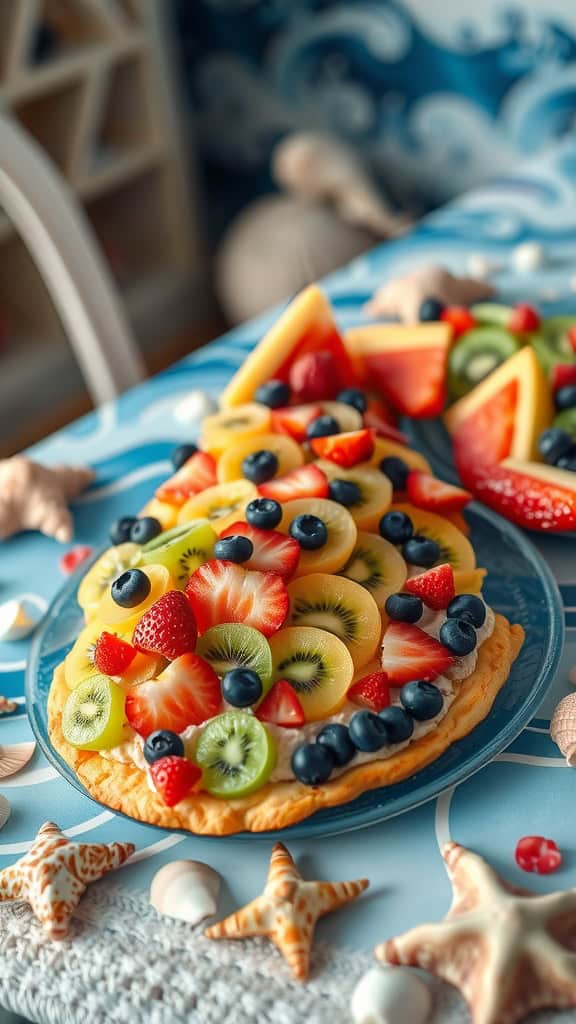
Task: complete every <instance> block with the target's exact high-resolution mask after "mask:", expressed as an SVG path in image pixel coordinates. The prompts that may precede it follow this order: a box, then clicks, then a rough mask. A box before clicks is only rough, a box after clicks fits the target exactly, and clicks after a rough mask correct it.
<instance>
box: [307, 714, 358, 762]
mask: <svg viewBox="0 0 576 1024" xmlns="http://www.w3.org/2000/svg"><path fill="white" fill-rule="evenodd" d="M316 744H317V745H318V746H320V747H326V748H327V749H328V750H329V751H330V753H331V754H332V757H333V760H334V764H337V765H338V766H339V767H342V766H343V765H345V764H348V762H349V761H351V760H352V758H353V757H354V755H355V754H356V747H355V746H354V744H353V743H352V740H351V739H350V733H349V731H348V727H347V726H346V725H342V723H341V722H329V723H328V725H325V726H324V728H323V729H321V730H320V732H319V733H318V735H317V737H316Z"/></svg>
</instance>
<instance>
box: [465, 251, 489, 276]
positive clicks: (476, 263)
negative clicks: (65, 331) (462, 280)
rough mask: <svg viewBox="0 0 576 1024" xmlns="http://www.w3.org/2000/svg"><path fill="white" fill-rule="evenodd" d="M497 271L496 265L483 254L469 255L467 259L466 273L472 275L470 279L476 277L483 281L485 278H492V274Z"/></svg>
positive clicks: (473, 253)
mask: <svg viewBox="0 0 576 1024" xmlns="http://www.w3.org/2000/svg"><path fill="white" fill-rule="evenodd" d="M495 269H496V268H495V266H494V263H493V262H492V261H491V260H489V259H488V257H487V256H484V255H483V254H482V253H481V252H470V253H468V255H467V257H466V272H467V273H468V274H470V277H476V278H478V279H479V280H481V281H483V280H484V278H486V277H490V274H491V273H492V271H493V270H495Z"/></svg>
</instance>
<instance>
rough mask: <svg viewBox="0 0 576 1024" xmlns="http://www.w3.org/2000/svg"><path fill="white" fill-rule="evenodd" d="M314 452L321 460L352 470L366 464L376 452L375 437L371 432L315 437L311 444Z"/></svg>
mask: <svg viewBox="0 0 576 1024" xmlns="http://www.w3.org/2000/svg"><path fill="white" fill-rule="evenodd" d="M310 447H311V448H312V450H313V452H314V453H315V454H316V455H318V456H319V457H320V458H321V459H327V460H328V461H329V462H334V463H336V465H337V466H343V467H344V468H347V469H350V468H351V467H352V466H356V465H358V463H359V462H366V460H367V459H369V458H370V457H371V456H372V454H373V452H374V435H373V433H372V431H371V430H366V429H364V430H354V431H352V432H351V433H347V434H331V435H329V436H327V437H315V438H313V439H312V440H311V442H310Z"/></svg>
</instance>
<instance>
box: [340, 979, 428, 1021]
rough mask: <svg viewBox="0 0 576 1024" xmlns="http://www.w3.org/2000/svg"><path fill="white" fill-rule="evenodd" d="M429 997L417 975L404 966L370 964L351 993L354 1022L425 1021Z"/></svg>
mask: <svg viewBox="0 0 576 1024" xmlns="http://www.w3.org/2000/svg"><path fill="white" fill-rule="evenodd" d="M431 1005H432V996H431V994H430V990H429V989H428V987H427V986H426V985H425V983H424V982H423V981H422V979H421V978H420V976H419V975H418V974H416V973H415V972H414V971H413V970H409V969H408V968H405V967H372V968H371V969H370V970H369V971H367V972H366V974H364V975H363V976H362V977H361V978H360V981H359V982H358V984H357V985H356V988H355V989H354V991H353V993H352V999H351V1002H350V1009H351V1011H352V1020H353V1021H354V1024H424V1021H425V1020H426V1018H427V1017H428V1014H429V1013H430V1007H431Z"/></svg>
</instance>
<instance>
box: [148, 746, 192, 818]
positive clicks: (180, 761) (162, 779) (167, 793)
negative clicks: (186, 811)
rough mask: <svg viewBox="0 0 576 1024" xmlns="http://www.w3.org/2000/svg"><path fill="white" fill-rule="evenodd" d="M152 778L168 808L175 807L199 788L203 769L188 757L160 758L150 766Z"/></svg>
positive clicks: (155, 787)
mask: <svg viewBox="0 0 576 1024" xmlns="http://www.w3.org/2000/svg"><path fill="white" fill-rule="evenodd" d="M150 776H151V778H152V782H153V783H154V789H155V790H156V792H157V793H158V794H159V795H160V796H161V797H162V800H163V802H164V803H165V804H166V807H174V805H175V804H179V803H180V801H181V800H184V798H185V797H187V796H190V793H191V792H192V790H193V789H196V788H198V783H199V781H200V779H201V778H202V769H201V768H199V767H198V765H197V764H194V762H193V761H188V759H187V758H186V757H175V756H171V757H160V758H159V759H158V761H154V764H151V765H150Z"/></svg>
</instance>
